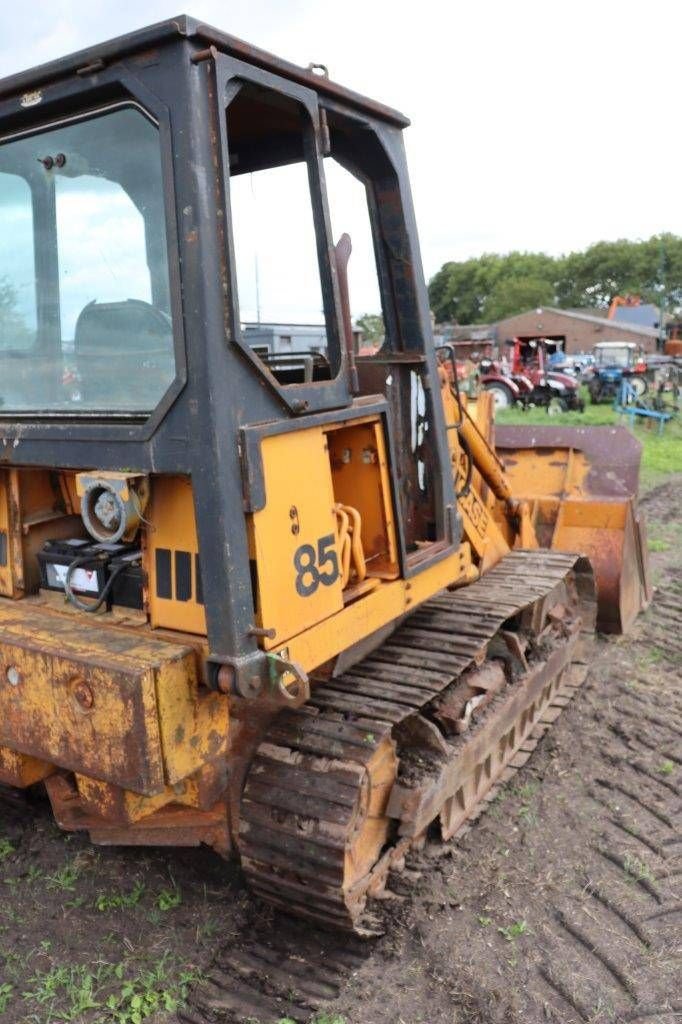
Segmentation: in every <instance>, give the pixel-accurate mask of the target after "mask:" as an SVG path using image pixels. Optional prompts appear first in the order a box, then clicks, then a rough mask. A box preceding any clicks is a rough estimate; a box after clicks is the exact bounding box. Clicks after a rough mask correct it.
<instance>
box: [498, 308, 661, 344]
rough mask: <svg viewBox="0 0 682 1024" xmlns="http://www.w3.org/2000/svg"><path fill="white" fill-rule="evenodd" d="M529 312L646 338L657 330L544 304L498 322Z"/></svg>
mask: <svg viewBox="0 0 682 1024" xmlns="http://www.w3.org/2000/svg"><path fill="white" fill-rule="evenodd" d="M529 313H534V314H535V315H536V316H541V315H542V314H543V313H553V314H555V315H556V316H565V317H567V318H568V319H569V320H580V321H581V322H583V323H588V324H590V323H591V324H597V325H598V326H599V327H602V328H603V327H605V326H606V327H614V328H616V329H617V330H618V331H619V332H625V333H629V334H639V335H640V336H642V335H644V336H645V337H647V338H657V337H658V331H657V330H656V328H655V327H645V326H642V325H640V324H629V323H623V322H622V321H620V320H618V321H615V320H608V319H604V317H603V316H595V315H593V314H591V313H579V312H577V310H574V309H557V308H556V307H555V306H545V308H544V309H527V310H525V311H524V312H523V313H517V314H515V316H509V317H505V318H504V320H501V321H500V323H504V321H505V320H515V319H516V317H517V316H527V315H528V314H529Z"/></svg>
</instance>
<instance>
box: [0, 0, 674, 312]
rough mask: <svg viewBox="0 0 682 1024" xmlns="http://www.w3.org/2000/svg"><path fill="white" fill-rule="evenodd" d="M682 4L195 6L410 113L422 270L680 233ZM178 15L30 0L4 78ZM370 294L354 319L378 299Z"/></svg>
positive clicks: (241, 1)
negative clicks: (498, 255)
mask: <svg viewBox="0 0 682 1024" xmlns="http://www.w3.org/2000/svg"><path fill="white" fill-rule="evenodd" d="M178 6H179V5H178ZM680 10H681V9H680V8H679V7H678V6H677V5H676V4H673V3H669V2H665V3H664V2H660V0H650V2H649V3H647V4H641V3H637V4H634V3H630V2H627V0H620V2H616V0H592V2H589V3H586V2H584V0H572V2H571V3H567V2H566V0H563V2H561V3H560V2H558V0H544V2H533V0H515V2H508V0H507V2H503V0H488V2H482V0H478V2H471V0H469V2H462V0H449V2H437V0H419V2H414V0H413V2H411V3H404V2H402V0H375V2H372V0H343V2H337V3H334V4H332V3H328V2H324V0H317V2H313V0H286V2H284V0H232V2H231V3H229V4H226V3H220V2H218V0H194V2H193V3H192V4H191V5H190V4H187V5H186V13H188V14H192V15H194V16H195V17H198V18H201V19H204V20H206V21H208V22H211V23H213V24H215V25H217V26H218V27H220V28H223V29H225V30H226V31H228V32H231V33H232V34H234V35H238V36H241V37H242V38H245V39H247V40H249V41H251V42H253V43H256V44H258V45H259V46H261V47H263V48H265V49H269V50H272V51H274V52H275V53H277V54H279V55H281V56H284V57H286V58H288V59H290V60H293V61H295V62H296V63H300V64H307V63H308V62H309V61H317V62H321V63H324V64H327V65H328V66H329V68H330V71H331V74H332V77H333V78H335V79H336V80H338V81H340V82H342V83H343V84H345V85H348V86H350V87H352V88H354V89H356V90H358V91H360V92H365V93H367V94H369V95H370V96H374V97H376V98H377V99H381V100H384V101H385V102H387V103H389V104H390V105H392V106H396V107H398V108H400V109H401V110H403V111H404V112H405V113H407V114H408V115H409V116H410V117H411V119H412V122H413V124H412V127H411V128H409V129H408V131H407V134H406V144H407V151H408V158H409V164H410V171H411V177H412V185H413V191H414V197H415V204H416V210H417V220H418V224H419V229H420V237H421V246H422V257H423V261H424V267H425V271H426V275H427V277H428V276H430V275H431V274H433V273H434V272H435V271H436V270H437V269H438V268H439V266H440V265H441V264H442V263H443V262H444V261H445V260H447V259H463V258H466V257H469V256H475V255H478V254H480V253H482V252H486V251H499V252H504V251H508V250H510V249H525V250H545V251H547V252H551V253H560V252H566V251H569V250H571V249H578V248H582V247H584V246H586V245H588V244H589V243H590V242H593V241H597V240H599V239H602V238H617V237H627V238H632V239H636V238H642V237H647V236H648V235H650V234H652V233H654V232H658V231H663V230H668V231H674V232H677V233H682V201H681V200H680V195H679V193H680V166H679V164H680V161H679V153H678V137H679V130H680V86H679V81H680V71H679V66H678V65H679V62H678V60H677V58H676V52H675V51H676V47H677V42H678V40H679V31H680V28H681V27H682V14H681V13H680ZM177 13H179V10H178V9H177V8H176V5H175V4H171V3H169V2H166V0H148V2H144V0H136V2H131V0H117V2H107V0H88V2H87V3H86V2H79V0H50V2H49V3H48V2H47V0H34V2H33V3H32V4H30V5H26V6H23V5H21V6H20V7H18V8H16V7H15V8H13V10H12V16H11V18H8V17H6V18H5V19H3V22H4V24H3V31H2V37H1V39H0V75H4V74H9V73H11V72H14V71H17V70H20V69H21V68H24V67H27V66H31V65H33V64H36V63H39V62H42V61H45V60H49V59H51V58H53V57H57V56H60V55H62V54H64V53H66V52H69V51H71V50H75V49H79V48H81V47H83V46H87V45H89V44H92V43H96V42H98V41H101V40H103V39H106V38H108V37H110V36H113V35H117V34H120V33H122V32H127V31H130V30H133V29H135V28H138V27H141V26H142V25H144V24H148V23H150V22H153V21H157V20H160V19H162V18H165V17H168V16H171V15H174V14H177ZM265 191H267V190H265ZM244 218H245V219H244V223H245V224H248V223H249V219H248V213H247V214H245V215H244ZM348 218H349V220H350V221H352V220H353V217H352V214H351V213H350V212H349V214H348ZM342 220H343V208H342V209H341V211H340V215H339V221H342ZM335 229H336V225H335ZM245 230H246V229H245ZM358 230H359V229H358ZM247 248H248V247H247ZM252 258H253V257H252V253H251V252H248V253H245V256H244V261H245V262H244V266H246V265H247V264H248V265H252ZM262 273H263V274H265V276H266V277H267V268H265V267H264V268H263V270H262ZM244 275H245V276H246V277H248V272H247V271H244V272H243V276H244ZM265 283H267V282H265ZM243 288H244V290H245V292H246V290H247V289H248V288H249V285H248V284H247V283H244V285H243ZM358 290H359V296H358V297H357V298H356V299H355V300H354V306H355V307H356V308H355V309H354V312H356V313H357V312H358V311H360V310H359V309H358V306H360V308H361V309H362V308H367V307H368V306H369V305H370V304H371V303H372V301H373V300H372V298H371V293H370V291H369V290H367V291H366V292H362V290H361V286H360V285H358V286H356V288H355V291H358Z"/></svg>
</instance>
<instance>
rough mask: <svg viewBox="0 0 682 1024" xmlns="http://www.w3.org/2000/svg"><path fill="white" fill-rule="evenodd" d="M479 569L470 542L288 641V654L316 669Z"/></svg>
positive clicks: (309, 669) (475, 574) (474, 576)
mask: <svg viewBox="0 0 682 1024" xmlns="http://www.w3.org/2000/svg"><path fill="white" fill-rule="evenodd" d="M477 578H478V571H477V569H476V568H475V567H474V565H473V564H472V562H471V551H470V549H469V545H468V544H462V545H461V546H460V547H459V549H458V551H456V552H455V553H454V554H452V555H448V556H447V557H446V558H443V559H441V561H440V562H436V563H435V565H431V566H429V568H428V569H424V571H423V572H420V573H419V574H418V575H416V576H413V577H412V578H411V579H409V580H402V579H401V580H395V581H394V582H386V583H383V584H382V585H381V586H380V587H378V588H377V589H376V590H374V591H372V593H370V594H367V595H365V596H364V597H363V598H362V600H359V601H355V602H354V603H353V604H350V605H348V607H347V608H344V609H343V611H340V612H338V613H337V614H336V615H333V616H331V618H329V619H326V620H325V621H324V622H321V623H319V624H318V625H316V626H313V627H311V628H309V629H307V630H306V631H305V633H302V634H300V635H299V636H296V637H294V638H293V639H291V640H290V641H288V643H287V646H286V648H285V649H284V650H285V652H286V656H287V657H288V658H290V659H291V660H293V661H296V662H297V663H298V664H299V665H301V667H302V668H303V669H304V670H305V671H307V672H312V671H313V670H314V669H316V668H318V667H319V666H320V665H323V664H324V663H325V662H326V661H329V660H330V659H331V658H334V657H336V655H338V654H340V653H341V652H342V651H345V650H347V649H348V648H349V647H352V646H353V644H356V643H359V642H360V641H362V640H364V639H365V637H368V636H370V635H371V634H372V633H374V632H376V631H377V630H378V629H381V628H382V627H384V626H386V625H388V624H390V623H392V622H394V621H395V620H396V619H399V618H400V617H401V616H402V615H405V614H406V613H408V612H410V611H412V610H413V609H414V608H415V607H416V606H417V605H418V604H420V603H421V602H422V601H426V600H428V598H430V597H433V595H434V594H437V593H438V591H439V590H443V589H444V588H445V587H448V586H451V585H453V584H463V583H471V582H473V581H474V580H475V579H477Z"/></svg>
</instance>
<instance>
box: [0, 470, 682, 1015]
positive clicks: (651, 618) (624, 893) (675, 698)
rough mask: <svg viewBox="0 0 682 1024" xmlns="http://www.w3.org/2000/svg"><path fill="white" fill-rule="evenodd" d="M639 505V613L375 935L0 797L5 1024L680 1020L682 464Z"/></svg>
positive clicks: (199, 862)
mask: <svg viewBox="0 0 682 1024" xmlns="http://www.w3.org/2000/svg"><path fill="white" fill-rule="evenodd" d="M643 505H644V507H645V509H646V513H647V516H648V518H649V520H650V524H651V529H650V536H651V537H652V553H651V561H652V565H653V570H654V579H655V582H656V587H657V589H656V594H655V599H654V603H653V605H652V608H651V609H650V610H649V611H648V612H647V613H646V614H645V615H644V616H642V617H641V619H640V621H639V622H638V624H637V626H636V629H635V631H634V632H633V634H632V635H631V636H629V637H627V638H616V639H613V638H610V639H609V638H599V639H598V640H597V642H596V644H595V651H594V660H593V663H592V665H591V670H590V674H589V677H588V679H587V681H586V683H585V684H584V686H583V687H582V689H581V691H579V694H578V696H577V697H576V698H575V699H574V700H573V701H572V703H571V704H570V705H569V706H568V707H567V709H566V710H565V711H564V713H563V714H562V716H561V717H560V718H559V720H558V721H557V722H556V723H555V725H554V726H553V728H552V729H551V730H550V732H549V733H548V734H547V735H546V736H545V738H544V739H543V740H542V741H541V742H540V744H539V745H538V747H537V748H536V750H535V752H534V753H533V755H532V756H531V758H530V760H529V761H528V762H527V764H526V765H525V767H524V768H522V769H521V770H520V771H519V773H518V774H517V775H516V776H515V777H514V778H513V779H512V780H510V781H509V782H508V783H507V784H506V786H504V787H502V788H501V789H500V790H499V791H498V793H497V795H496V797H495V799H494V800H493V801H492V802H491V803H490V804H489V805H488V806H487V808H486V810H485V812H484V813H483V814H482V816H481V817H480V818H479V820H478V822H477V823H476V825H475V827H473V828H472V829H471V831H469V832H468V833H467V835H466V836H465V837H463V838H462V839H460V840H459V841H456V842H454V843H452V844H450V845H448V846H447V847H444V848H443V847H441V846H439V845H438V844H437V843H435V842H431V841H429V842H428V843H427V844H426V846H425V847H424V849H423V850H421V851H419V852H418V853H415V854H413V855H412V856H411V857H410V860H409V862H408V865H407V870H406V872H405V873H404V874H403V875H402V876H401V877H399V878H394V879H391V884H390V890H391V892H390V894H389V895H390V899H388V900H386V901H383V902H382V906H381V910H382V916H383V917H384V919H385V921H386V933H385V935H384V936H383V937H382V938H379V939H375V940H371V941H364V942H363V941H361V940H354V939H348V938H338V937H335V936H333V935H329V934H325V933H323V932H320V931H317V930H315V929H313V928H311V927H309V926H302V925H300V924H298V923H296V922H292V921H290V920H288V919H287V918H286V917H283V916H281V915H277V914H272V913H271V912H270V911H269V910H267V908H264V907H263V906H262V905H259V904H258V903H257V902H256V901H254V900H252V899H251V898H250V897H249V895H248V894H247V893H246V892H245V890H244V889H243V886H242V884H241V881H240V878H239V872H238V871H237V870H236V869H235V868H231V867H229V866H225V865H224V864H223V863H222V862H221V861H220V860H219V859H218V858H217V857H214V856H213V855H212V854H210V853H208V852H203V851H192V850H189V851H184V852H183V851H180V852H178V851H174V850H169V851H157V850H152V851H148V850H147V851H136V850H108V849H96V850H95V849H93V848H91V847H90V846H89V845H88V844H87V843H86V842H85V841H84V840H83V839H81V838H80V837H78V836H71V837H69V836H64V835H62V834H61V833H60V832H59V831H58V830H57V829H56V827H55V826H54V824H53V823H52V822H51V819H50V815H49V811H48V807H47V805H46V804H45V802H44V801H43V800H42V799H41V798H40V797H39V796H36V795H33V794H30V795H29V796H28V798H26V797H24V796H16V797H15V796H12V795H10V794H9V793H6V794H5V795H4V796H3V795H0V884H1V890H0V1020H2V1022H3V1024H5V1022H6V1024H18V1022H26V1024H29V1022H32V1024H47V1022H48V1021H49V1022H57V1021H66V1020H73V1021H83V1022H84V1024H94V1022H97V1024H100V1022H101V1024H104V1022H109V1021H112V1022H118V1024H138V1022H139V1021H141V1020H143V1019H145V1018H146V1019H147V1020H148V1021H150V1022H153V1024H162V1022H163V1024H166V1022H171V1021H176V1020H178V1019H179V1020H181V1021H183V1022H185V1024H221V1022H222V1024H237V1022H246V1021H252V1022H256V1021H257V1022H260V1024H273V1022H275V1021H278V1020H281V1019H288V1020H295V1021H307V1020H310V1019H311V1018H312V1019H315V1018H316V1017H317V1018H318V1019H320V1020H324V1021H325V1022H326V1024H332V1022H334V1024H337V1022H338V1024H341V1022H342V1021H343V1022H346V1024H389V1022H390V1024H465V1022H466V1024H475V1022H479V1024H498V1022H499V1024H502V1022H504V1024H510V1022H520V1024H536V1022H537V1024H540V1022H543V1024H544V1022H547V1021H555V1022H562V1024H573V1022H575V1024H580V1022H587V1021H591V1022H595V1024H597V1022H604V1024H606V1022H621V1021H623V1022H625V1021H647V1022H652V1024H672V1022H673V1021H678V1022H679V1021H680V1020H681V1019H682V828H681V826H682V533H681V532H680V518H679V509H680V507H681V505H682V478H676V479H672V480H670V481H668V482H667V483H665V484H664V485H662V486H661V487H659V488H657V489H655V490H654V491H652V492H650V494H649V495H648V496H646V498H645V499H644V501H643ZM181 1000H184V1006H181V1007H178V1006H177V1003H178V1002H179V1001H181ZM150 1014H151V1015H150Z"/></svg>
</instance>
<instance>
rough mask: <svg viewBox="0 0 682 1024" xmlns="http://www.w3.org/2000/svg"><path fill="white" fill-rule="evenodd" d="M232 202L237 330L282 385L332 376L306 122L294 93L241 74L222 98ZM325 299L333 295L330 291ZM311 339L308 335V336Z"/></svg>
mask: <svg viewBox="0 0 682 1024" xmlns="http://www.w3.org/2000/svg"><path fill="white" fill-rule="evenodd" d="M227 136H228V148H229V155H230V206H231V216H232V228H233V238H234V251H235V264H236V278H237V290H238V301H239V319H240V322H241V330H242V337H243V338H244V342H245V343H246V344H248V345H249V346H250V348H251V351H252V352H253V353H254V355H255V356H256V357H257V358H258V359H259V360H260V362H261V363H262V364H263V367H264V369H266V370H267V371H268V372H269V373H270V374H272V376H273V377H274V378H275V379H276V380H277V381H278V383H280V384H282V385H285V386H286V385H289V384H302V383H312V382H317V381H325V380H331V379H332V378H334V377H336V375H337V373H338V371H339V366H340V352H339V344H338V339H337V337H336V332H335V331H334V332H330V331H328V330H327V327H326V325H327V324H328V323H330V322H333V320H334V315H333V312H332V313H331V315H330V311H329V310H327V309H326V308H325V297H324V288H323V283H322V277H321V266H324V265H325V261H326V260H327V254H326V252H325V251H324V248H323V247H322V243H321V242H320V238H319V235H318V232H316V229H315V217H314V210H315V201H316V200H315V197H316V195H317V196H318V197H319V190H318V189H317V186H316V184H315V169H314V155H313V150H312V124H311V123H310V119H309V116H308V113H307V111H306V110H305V108H304V107H302V106H301V105H300V104H299V103H297V102H295V101H294V100H291V99H289V98H287V97H285V96H283V95H281V94H279V93H276V92H274V91H272V90H269V89H266V88H261V87H257V86H254V85H251V84H243V85H242V86H241V88H240V89H239V91H238V92H237V94H236V96H235V97H234V99H233V100H232V101H231V103H230V104H229V106H228V108H227ZM327 301H328V302H331V298H329V299H328V300H327ZM313 340H314V344H313Z"/></svg>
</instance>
